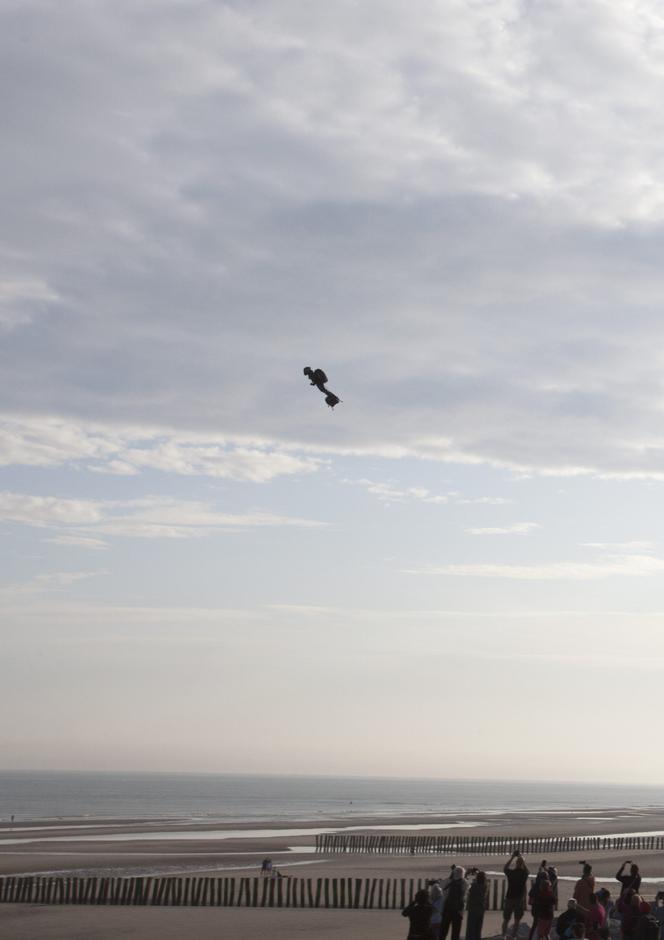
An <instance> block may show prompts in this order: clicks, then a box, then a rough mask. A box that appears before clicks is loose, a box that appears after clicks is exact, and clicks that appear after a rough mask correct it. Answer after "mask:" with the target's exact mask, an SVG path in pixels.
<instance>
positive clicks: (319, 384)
mask: <svg viewBox="0 0 664 940" xmlns="http://www.w3.org/2000/svg"><path fill="white" fill-rule="evenodd" d="M304 374H305V375H306V376H307V378H308V379H309V381H310V383H311V385H315V386H316V388H317V389H318V391H319V392H322V393H323V395H325V402H326V403H327V404H328V405H329V406H330V408H334V406H335V405H338V404H339V402H340V401H341V399H340V398H337V396H336V395H335V394H334V392H331V391H330V390H329V389H327V388H325V383H326V382H327V381H329V380H328V377H327V376H326V375H325V373H324V372H323V370H322V369H312V368H311V366H305V367H304Z"/></svg>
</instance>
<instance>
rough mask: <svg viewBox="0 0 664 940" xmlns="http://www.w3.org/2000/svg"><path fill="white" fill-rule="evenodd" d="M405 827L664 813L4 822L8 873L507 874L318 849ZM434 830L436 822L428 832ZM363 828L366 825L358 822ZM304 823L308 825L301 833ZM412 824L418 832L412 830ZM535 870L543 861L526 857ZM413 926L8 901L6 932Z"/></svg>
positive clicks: (617, 823)
mask: <svg viewBox="0 0 664 940" xmlns="http://www.w3.org/2000/svg"><path fill="white" fill-rule="evenodd" d="M454 822H473V823H480V825H478V826H476V827H474V828H472V829H459V830H455V829H430V828H429V827H432V826H436V825H442V824H449V823H454ZM395 825H400V826H401V825H403V826H409V827H410V826H417V827H418V828H417V829H413V830H412V831H413V832H415V833H418V834H423V833H426V832H427V831H432V832H436V833H439V834H441V835H442V834H451V833H453V832H455V831H458V832H459V834H470V833H471V832H473V833H476V834H478V835H491V834H494V835H495V834H500V835H510V836H525V835H531V836H534V835H542V836H544V835H606V834H617V833H630V832H631V833H643V832H648V833H650V832H658V831H662V832H664V812H663V811H662V810H652V811H647V810H640V811H638V812H636V811H633V810H632V811H630V810H629V809H612V810H604V811H602V812H601V813H600V812H598V811H597V810H595V811H593V812H590V811H586V812H584V811H582V810H581V811H575V812H573V813H568V812H565V813H560V814H549V813H529V814H504V815H501V816H490V817H487V816H482V817H480V816H472V815H464V816H458V817H452V818H450V817H444V816H439V817H408V818H406V819H395V818H384V819H376V818H366V817H365V818H362V817H359V816H358V817H352V818H348V817H345V818H340V819H336V820H332V819H330V820H315V821H298V822H292V821H290V820H289V821H288V822H284V821H277V820H274V821H272V822H270V823H264V822H260V823H255V822H252V823H242V824H238V823H236V822H235V821H233V822H232V823H228V822H226V823H224V822H220V821H197V822H196V823H192V822H190V821H185V820H171V821H165V820H140V821H137V820H131V821H129V820H125V821H121V820H105V821H97V822H96V824H95V825H93V824H91V823H90V821H89V820H85V821H80V822H78V823H75V822H66V821H53V820H49V821H39V820H34V821H33V822H32V823H30V822H27V821H17V822H16V824H15V826H14V827H13V829H12V828H10V827H9V826H7V825H3V826H0V874H28V873H30V874H46V873H58V874H65V873H75V874H81V875H84V874H101V875H122V874H126V875H147V874H171V875H174V874H183V875H197V874H206V875H214V874H218V875H220V876H221V875H234V874H237V875H252V874H257V873H258V870H259V867H260V862H261V860H262V858H263V857H264V856H266V855H269V856H270V857H271V858H272V859H273V861H274V863H275V865H276V866H277V867H278V868H280V870H281V871H282V873H283V875H284V876H288V875H297V876H298V877H312V878H319V877H330V878H332V877H341V876H343V877H356V878H367V877H372V878H381V877H383V878H387V877H393V878H401V877H405V878H415V879H417V878H433V877H438V876H440V875H445V874H446V873H447V872H448V871H449V868H450V865H451V863H452V862H453V861H454V862H456V863H457V864H463V865H466V866H468V865H478V866H479V867H481V868H483V869H484V870H485V871H487V873H488V874H489V877H498V878H500V877H502V866H503V865H504V863H505V861H506V856H505V855H504V854H502V855H496V856H470V855H467V856H456V857H453V856H448V855H444V856H438V855H428V856H418V855H415V856H410V855H331V854H314V853H313V852H312V847H313V845H314V832H315V831H317V830H320V829H335V828H339V829H343V828H345V827H348V826H352V827H353V830H352V831H353V832H358V831H360V832H361V831H363V828H364V827H366V831H369V832H374V833H378V832H380V831H381V827H385V828H383V829H382V831H385V832H388V833H389V832H394V829H392V828H390V827H393V826H395ZM422 826H426V828H420V827H422ZM356 827H359V828H356ZM293 830H297V833H295V832H294V831H293ZM404 831H408V830H404ZM630 856H631V857H633V858H634V859H635V860H638V862H639V864H640V866H641V870H642V873H643V875H644V876H645V879H646V880H645V881H644V886H643V893H644V894H645V895H646V896H653V895H654V893H655V891H656V890H657V889H658V888H659V887H660V886H661V887H664V855H663V853H661V852H632V853H630ZM581 860H582V859H581V858H580V857H579V855H578V853H574V854H571V853H568V854H565V853H556V854H555V855H551V856H550V858H549V861H550V862H552V863H553V864H555V865H556V867H557V868H558V871H559V875H560V878H561V880H560V891H559V893H560V900H561V906H562V905H564V903H565V901H566V899H567V898H568V897H569V896H570V895H571V893H572V889H573V885H574V881H575V880H576V878H578V876H579V862H580V861H581ZM526 861H527V863H528V865H529V866H530V868H531V870H533V869H535V868H536V867H537V865H538V864H539V862H540V861H541V859H540V858H539V857H535V856H527V857H526ZM588 861H590V862H592V864H593V867H594V872H595V874H596V876H597V877H598V879H599V880H600V881H602V880H603V879H606V882H605V883H606V885H607V887H609V889H610V890H611V889H612V885H613V886H616V882H615V881H614V875H615V872H616V870H617V868H618V867H619V865H620V864H621V863H622V862H623V861H625V855H624V853H622V854H618V853H616V852H613V851H601V852H596V853H594V854H593V855H592V856H590V857H589V858H588ZM499 926H500V914H498V913H494V912H491V913H490V914H488V915H487V920H486V926H485V931H484V935H485V936H487V937H490V936H493V935H495V934H496V933H497V931H498V930H499ZM404 927H405V921H403V919H402V918H401V916H400V912H399V911H363V910H358V911H353V910H351V911H349V910H306V909H299V910H283V909H282V910H278V909H268V910H265V909H260V908H242V909H223V908H222V909H219V908H212V909H197V908H149V909H145V908H107V907H94V908H85V907H66V906H64V907H60V906H58V907H55V906H54V907H41V906H38V905H14V904H12V905H0V934H1V935H4V936H11V937H15V938H17V940H19V938H22V937H26V938H27V937H31V938H32V937H35V936H39V937H45V938H48V937H62V938H65V937H67V938H68V937H72V938H77V937H81V938H82V937H86V938H104V940H106V938H108V940H110V938H112V937H117V936H127V937H144V938H151V937H164V938H169V937H176V936H177V937H181V936H182V935H183V933H185V932H186V933H188V934H189V935H191V936H195V937H197V938H199V937H200V938H202V940H205V938H207V937H213V936H214V937H219V936H232V937H235V938H240V940H242V938H244V937H247V938H249V937H251V938H252V940H253V938H254V937H255V936H256V935H257V934H258V935H260V934H262V933H263V932H265V934H266V935H269V936H270V937H273V938H277V940H287V938H290V937H297V936H302V937H305V936H308V937H314V936H320V937H323V938H326V940H327V938H330V940H332V938H337V937H338V938H342V937H344V938H349V940H365V938H366V940H368V938H372V937H381V938H382V937H385V938H389V937H395V938H397V937H403V936H405V933H406V931H405V929H404Z"/></svg>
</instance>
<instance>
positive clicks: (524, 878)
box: [502, 850, 530, 938]
mask: <svg viewBox="0 0 664 940" xmlns="http://www.w3.org/2000/svg"><path fill="white" fill-rule="evenodd" d="M512 863H514V868H512V867H511V865H512ZM503 871H504V872H505V877H506V878H507V892H506V893H505V905H504V907H503V926H502V935H503V937H505V938H507V937H508V936H509V933H508V930H509V923H510V918H511V917H512V915H514V936H515V937H516V936H517V934H518V932H519V924H520V923H521V918H522V917H523V912H524V910H525V907H526V903H525V902H526V884H527V882H528V878H529V876H530V872H529V871H528V868H527V866H526V863H525V862H524V860H523V858H522V856H521V852H519V851H518V850H517V851H515V852H512V854H511V855H510V857H509V859H508V861H507V864H506V865H505V867H504V868H503Z"/></svg>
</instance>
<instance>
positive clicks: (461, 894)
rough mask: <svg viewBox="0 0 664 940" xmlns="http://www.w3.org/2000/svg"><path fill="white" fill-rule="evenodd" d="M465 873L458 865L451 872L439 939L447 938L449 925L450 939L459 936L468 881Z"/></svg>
mask: <svg viewBox="0 0 664 940" xmlns="http://www.w3.org/2000/svg"><path fill="white" fill-rule="evenodd" d="M465 874H466V873H465V871H464V870H463V868H462V867H461V866H460V865H457V866H456V868H455V869H454V871H453V872H452V877H451V879H450V883H449V886H448V888H447V892H446V894H445V904H444V905H443V922H442V924H441V927H440V938H441V940H447V934H448V932H449V929H450V927H451V928H452V940H459V937H460V936H461V924H462V923H463V909H464V907H465V903H466V890H467V888H468V882H467V881H466V879H465V877H464V876H465Z"/></svg>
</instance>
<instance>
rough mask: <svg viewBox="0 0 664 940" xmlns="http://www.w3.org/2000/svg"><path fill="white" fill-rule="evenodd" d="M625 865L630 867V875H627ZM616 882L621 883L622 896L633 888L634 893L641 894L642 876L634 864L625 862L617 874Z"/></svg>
mask: <svg viewBox="0 0 664 940" xmlns="http://www.w3.org/2000/svg"><path fill="white" fill-rule="evenodd" d="M625 865H629V866H630V869H629V874H628V875H626V874H625ZM616 881H619V882H620V894H621V896H622V895H623V894H624V893H625V891H627V890H628V889H629V888H632V890H633V891H636V893H637V894H638V893H639V888H640V887H641V874H640V872H639V866H638V865H635V864H634V862H630V861H629V860H628V861H626V862H623V863H622V865H621V866H620V868H619V869H618V871H617V872H616Z"/></svg>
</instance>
